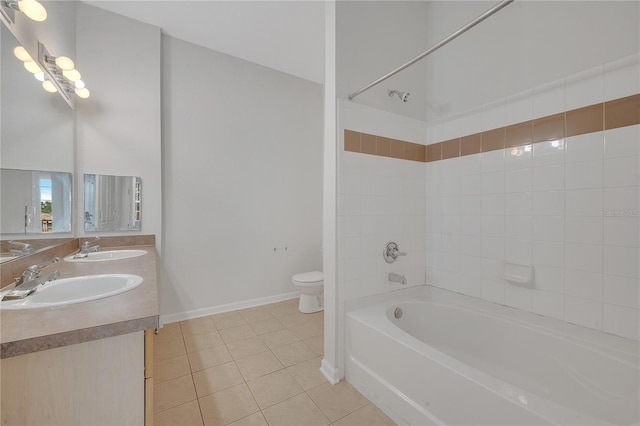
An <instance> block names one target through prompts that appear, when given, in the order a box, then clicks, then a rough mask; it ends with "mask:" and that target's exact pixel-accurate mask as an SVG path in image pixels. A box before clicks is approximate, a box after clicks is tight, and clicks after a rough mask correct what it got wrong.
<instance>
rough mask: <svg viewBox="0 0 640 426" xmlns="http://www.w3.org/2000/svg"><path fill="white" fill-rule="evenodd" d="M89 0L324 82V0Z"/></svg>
mask: <svg viewBox="0 0 640 426" xmlns="http://www.w3.org/2000/svg"><path fill="white" fill-rule="evenodd" d="M85 3H88V4H91V5H93V6H96V7H99V8H101V9H105V10H108V11H111V12H115V13H118V14H120V15H124V16H127V17H130V18H133V19H136V20H138V21H142V22H146V23H148V24H152V25H155V26H158V27H160V28H161V29H162V31H163V32H164V33H165V34H168V35H170V36H172V37H176V38H179V39H182V40H185V41H188V42H191V43H194V44H197V45H200V46H203V47H207V48H209V49H212V50H216V51H218V52H222V53H226V54H228V55H231V56H235V57H237V58H241V59H244V60H247V61H251V62H254V63H257V64H260V65H263V66H266V67H269V68H273V69H275V70H278V71H282V72H285V73H287V74H291V75H294V76H297V77H300V78H304V79H306V80H310V81H313V82H316V83H323V82H324V2H323V1H304V0H298V1H244V0H235V1H213V0H208V1H207V0H204V1H203V0H200V1H182V0H170V1H167V0H164V1H154V0H151V1H119V0H101V1H85Z"/></svg>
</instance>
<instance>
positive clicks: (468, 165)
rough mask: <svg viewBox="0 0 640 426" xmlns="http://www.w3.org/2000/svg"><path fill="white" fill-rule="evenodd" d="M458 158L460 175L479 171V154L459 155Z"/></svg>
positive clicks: (480, 156) (480, 165)
mask: <svg viewBox="0 0 640 426" xmlns="http://www.w3.org/2000/svg"><path fill="white" fill-rule="evenodd" d="M459 160H460V161H459V163H460V175H461V176H464V175H470V174H475V173H480V172H481V171H482V155H481V154H473V155H465V156H463V157H460V158H459Z"/></svg>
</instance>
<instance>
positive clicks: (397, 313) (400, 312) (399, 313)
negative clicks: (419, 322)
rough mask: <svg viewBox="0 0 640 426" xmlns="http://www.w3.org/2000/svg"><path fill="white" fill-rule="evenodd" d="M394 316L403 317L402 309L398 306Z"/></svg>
mask: <svg viewBox="0 0 640 426" xmlns="http://www.w3.org/2000/svg"><path fill="white" fill-rule="evenodd" d="M393 316H394V317H396V319H400V318H402V309H400V308H396V310H395V311H393Z"/></svg>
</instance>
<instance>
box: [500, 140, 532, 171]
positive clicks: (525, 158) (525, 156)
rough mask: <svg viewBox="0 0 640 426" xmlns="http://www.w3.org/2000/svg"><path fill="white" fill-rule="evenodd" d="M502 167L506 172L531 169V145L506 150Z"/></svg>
mask: <svg viewBox="0 0 640 426" xmlns="http://www.w3.org/2000/svg"><path fill="white" fill-rule="evenodd" d="M504 166H505V169H506V170H516V169H526V168H530V167H533V145H524V146H519V147H516V148H510V149H507V150H506V151H505V158H504Z"/></svg>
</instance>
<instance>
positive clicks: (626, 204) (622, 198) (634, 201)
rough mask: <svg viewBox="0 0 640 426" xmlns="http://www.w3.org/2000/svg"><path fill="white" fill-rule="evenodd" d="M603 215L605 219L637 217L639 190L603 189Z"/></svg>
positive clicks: (632, 188) (639, 200) (639, 198)
mask: <svg viewBox="0 0 640 426" xmlns="http://www.w3.org/2000/svg"><path fill="white" fill-rule="evenodd" d="M603 192H604V203H603V214H604V216H605V217H611V216H613V217H619V216H629V217H633V216H638V214H637V213H636V212H638V210H639V209H640V188H638V187H637V186H634V187H627V188H605V189H604V191H603Z"/></svg>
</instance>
